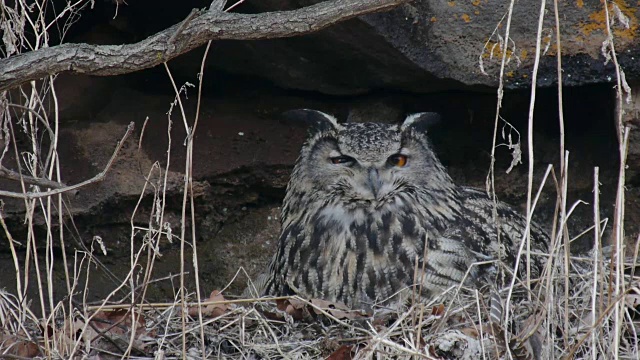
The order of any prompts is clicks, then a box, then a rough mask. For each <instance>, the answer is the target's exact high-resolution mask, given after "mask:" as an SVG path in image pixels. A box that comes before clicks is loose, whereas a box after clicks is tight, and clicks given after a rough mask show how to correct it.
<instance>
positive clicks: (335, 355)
mask: <svg viewBox="0 0 640 360" xmlns="http://www.w3.org/2000/svg"><path fill="white" fill-rule="evenodd" d="M352 349H353V345H342V346H340V347H339V348H338V350H336V351H334V352H332V353H331V355H329V357H328V358H327V359H326V360H351V359H353V352H352Z"/></svg>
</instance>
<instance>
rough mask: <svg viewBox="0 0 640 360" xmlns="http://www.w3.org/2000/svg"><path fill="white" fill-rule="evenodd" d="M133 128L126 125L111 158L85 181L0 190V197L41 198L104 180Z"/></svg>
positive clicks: (132, 125) (131, 124)
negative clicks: (43, 188) (31, 189)
mask: <svg viewBox="0 0 640 360" xmlns="http://www.w3.org/2000/svg"><path fill="white" fill-rule="evenodd" d="M133 128H134V123H133V122H131V123H129V126H127V131H126V132H125V133H124V135H123V136H122V139H120V141H118V144H117V145H116V148H115V150H114V151H113V155H111V158H110V159H109V162H108V163H107V165H106V166H105V168H104V169H103V170H102V171H101V172H99V173H98V174H97V175H96V176H94V177H92V178H91V179H88V180H85V181H83V182H81V183H78V184H75V185H70V186H65V187H61V188H58V189H54V190H49V191H43V192H23V193H19V192H13V191H5V190H0V197H2V196H5V197H10V198H18V199H25V200H32V199H39V198H43V197H47V196H52V195H57V194H62V193H65V192H69V191H73V190H76V189H79V188H81V187H84V186H87V185H89V184H93V183H96V182H100V181H102V180H104V178H105V176H106V175H107V172H108V171H109V169H111V166H112V165H113V163H114V161H115V159H116V157H117V156H118V153H119V152H120V150H121V149H122V147H123V146H124V142H125V141H126V140H127V138H128V137H129V136H130V135H131V133H132V132H133ZM25 182H27V181H25Z"/></svg>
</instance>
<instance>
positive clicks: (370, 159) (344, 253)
mask: <svg viewBox="0 0 640 360" xmlns="http://www.w3.org/2000/svg"><path fill="white" fill-rule="evenodd" d="M295 114H296V115H297V116H301V117H304V118H306V119H307V120H310V121H311V122H313V123H315V126H314V130H312V132H311V134H310V137H309V139H308V140H307V141H306V143H305V144H304V146H303V147H302V150H301V152H300V157H299V158H298V161H297V162H296V165H295V168H294V170H293V173H292V175H291V180H290V182H289V186H288V188H287V193H286V197H285V199H284V205H283V209H282V233H281V235H280V239H279V244H278V249H277V252H276V254H275V255H274V258H273V260H272V262H271V265H270V267H269V272H268V274H267V275H266V277H264V278H263V279H262V284H261V285H260V286H259V287H260V288H261V289H260V290H262V291H263V293H264V294H270V295H282V294H290V293H295V292H298V293H299V294H300V295H302V296H306V297H309V298H321V299H326V300H331V301H339V302H343V303H345V304H347V305H350V306H371V305H372V304H374V303H378V302H381V301H382V302H385V301H388V299H389V297H391V296H392V295H394V294H396V293H397V292H399V291H401V290H403V289H407V288H409V287H411V286H412V284H413V283H414V267H415V260H416V257H417V258H418V267H419V268H420V269H422V267H423V266H424V269H425V274H424V276H421V275H420V276H419V277H418V278H419V279H424V282H423V293H422V295H423V296H424V297H426V298H429V297H432V296H434V295H436V294H438V293H439V292H441V291H442V290H443V289H446V288H448V287H450V286H452V285H457V284H459V283H460V282H461V281H462V280H463V277H464V276H465V273H466V272H467V271H468V270H469V269H471V270H470V273H469V277H468V278H467V281H466V283H467V284H469V285H478V284H481V283H483V282H486V281H489V280H491V279H492V278H495V273H496V272H495V268H496V267H495V266H491V265H484V266H472V264H473V263H477V262H483V261H488V260H495V259H502V260H503V261H504V262H505V263H506V264H508V265H509V266H512V265H513V262H514V255H515V254H516V252H517V247H518V245H519V243H520V239H521V237H522V234H523V232H524V229H525V220H524V218H523V217H522V216H521V215H519V214H518V213H516V212H515V211H514V210H513V209H511V208H510V207H509V206H508V205H506V204H503V203H498V205H497V208H496V213H497V224H498V225H496V222H495V221H494V220H493V215H492V213H493V211H494V204H493V202H492V200H491V199H490V198H489V197H488V196H487V195H486V194H485V193H484V192H481V191H478V190H474V189H471V188H467V187H462V186H458V185H456V184H454V183H453V181H452V179H451V178H450V176H449V175H448V173H447V171H446V169H445V168H444V166H443V165H442V164H441V163H440V161H439V160H438V159H437V157H436V156H435V154H434V152H433V151H432V149H431V145H430V144H429V141H428V139H427V136H426V126H427V125H428V124H429V123H430V122H432V121H434V119H435V118H436V117H437V116H438V115H436V114H431V113H422V114H416V115H412V116H409V117H408V118H407V119H406V120H405V122H404V123H403V124H402V125H389V124H377V123H354V124H338V123H337V121H336V120H335V119H334V118H332V117H331V116H329V115H326V114H324V113H321V112H317V111H312V110H304V111H297V112H295ZM345 159H346V160H345ZM403 159H405V160H406V164H403V163H402V160H403ZM400 165H404V166H400ZM497 228H499V229H500V242H499V241H498V236H497ZM531 234H532V244H533V245H532V247H533V249H534V250H536V251H545V250H546V247H547V244H548V238H547V236H546V235H545V233H544V232H543V231H542V230H541V229H540V228H539V227H538V226H535V225H534V226H532V229H531ZM425 244H426V246H427V249H426V251H425V248H424V247H425ZM500 244H502V246H501V245H500ZM424 254H426V257H425V256H424ZM423 263H424V265H423ZM524 267H525V266H524V264H523V266H521V268H524ZM540 267H541V263H540V260H536V261H535V262H533V264H532V268H533V272H534V275H535V274H537V273H539V271H540Z"/></svg>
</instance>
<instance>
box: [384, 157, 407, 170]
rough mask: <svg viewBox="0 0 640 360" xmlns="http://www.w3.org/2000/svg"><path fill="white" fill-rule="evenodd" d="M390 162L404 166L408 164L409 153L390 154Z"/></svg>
mask: <svg viewBox="0 0 640 360" xmlns="http://www.w3.org/2000/svg"><path fill="white" fill-rule="evenodd" d="M388 161H389V164H391V165H393V166H397V167H403V166H405V165H407V155H402V154H395V155H391V156H389V160H388Z"/></svg>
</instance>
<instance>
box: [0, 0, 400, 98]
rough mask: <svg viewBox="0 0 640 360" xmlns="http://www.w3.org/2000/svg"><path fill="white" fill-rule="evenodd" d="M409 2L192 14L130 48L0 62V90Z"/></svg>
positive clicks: (282, 33)
mask: <svg viewBox="0 0 640 360" xmlns="http://www.w3.org/2000/svg"><path fill="white" fill-rule="evenodd" d="M408 1H409V0H331V1H324V2H321V3H318V4H315V5H311V6H307V7H304V8H301V9H297V10H292V11H276V12H268V13H262V14H237V13H226V12H221V11H219V10H194V11H193V12H192V13H191V14H189V16H188V17H187V18H186V19H185V20H183V21H182V22H181V23H179V24H176V25H174V26H172V27H169V28H167V29H165V30H163V31H161V32H159V33H157V34H155V35H152V36H150V37H148V38H146V39H144V40H142V41H140V42H137V43H135V44H126V45H89V44H62V45H57V46H52V47H49V48H42V49H39V50H36V51H31V52H28V53H23V54H20V55H16V56H11V57H8V58H6V59H2V60H0V91H2V90H7V89H11V88H13V87H16V86H18V85H20V84H23V83H25V82H28V81H31V80H37V79H41V78H43V77H45V76H48V75H53V74H57V73H62V72H68V73H76V74H88V75H97V76H110V75H120V74H126V73H130V72H134V71H138V70H142V69H147V68H150V67H154V66H156V65H159V64H162V63H163V62H167V61H169V60H171V59H173V58H175V57H176V56H179V55H181V54H184V53H186V52H188V51H191V50H193V49H194V48H196V47H199V46H201V45H203V44H205V43H206V42H207V41H210V40H259V39H273V38H283V37H292V36H298V35H304V34H308V33H312V32H315V31H318V30H321V29H324V28H326V27H328V26H330V25H333V24H335V23H338V22H341V21H344V20H348V19H351V18H354V17H356V16H360V15H364V14H369V13H373V12H379V11H385V10H389V9H391V8H393V7H395V6H397V5H399V4H402V3H406V2H408Z"/></svg>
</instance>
